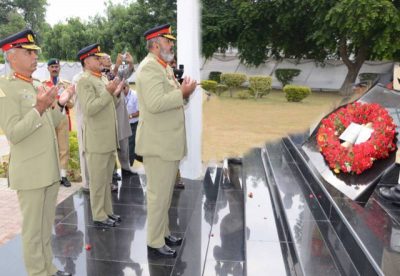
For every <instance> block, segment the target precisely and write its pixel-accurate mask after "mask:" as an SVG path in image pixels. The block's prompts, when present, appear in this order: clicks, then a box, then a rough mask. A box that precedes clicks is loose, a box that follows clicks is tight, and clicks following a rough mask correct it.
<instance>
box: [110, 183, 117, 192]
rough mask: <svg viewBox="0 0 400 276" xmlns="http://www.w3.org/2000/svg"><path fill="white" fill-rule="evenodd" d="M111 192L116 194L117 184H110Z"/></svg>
mask: <svg viewBox="0 0 400 276" xmlns="http://www.w3.org/2000/svg"><path fill="white" fill-rule="evenodd" d="M111 192H118V184H115V183H111Z"/></svg>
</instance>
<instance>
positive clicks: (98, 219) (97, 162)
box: [76, 44, 123, 227]
mask: <svg viewBox="0 0 400 276" xmlns="http://www.w3.org/2000/svg"><path fill="white" fill-rule="evenodd" d="M102 55H103V53H101V52H100V46H99V45H98V44H93V45H89V46H87V47H85V48H83V49H81V50H80V51H79V52H78V58H79V60H80V61H81V64H82V66H83V68H84V73H83V74H82V76H81V78H80V79H79V81H78V83H77V87H76V89H77V95H78V96H77V100H78V102H79V104H80V107H81V110H82V113H83V150H84V152H85V157H86V161H87V166H88V171H89V180H90V186H89V189H90V204H91V209H92V216H93V220H94V223H95V225H96V226H101V227H113V226H115V223H116V222H118V221H120V220H121V218H120V216H118V215H115V214H114V213H113V208H112V202H111V188H110V183H111V181H112V173H113V169H114V164H115V158H116V155H115V152H116V150H117V147H118V139H117V132H116V131H117V118H116V114H115V103H116V102H117V101H118V100H119V99H118V97H119V94H120V93H121V91H122V85H123V82H120V81H119V79H118V78H115V79H114V80H113V81H110V82H108V83H107V84H105V82H104V80H103V79H102V74H101V62H100V57H101V56H102Z"/></svg>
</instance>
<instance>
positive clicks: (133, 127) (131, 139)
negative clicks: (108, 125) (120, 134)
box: [129, 122, 138, 166]
mask: <svg viewBox="0 0 400 276" xmlns="http://www.w3.org/2000/svg"><path fill="white" fill-rule="evenodd" d="M130 125H131V131H132V135H131V136H129V164H130V165H131V166H133V162H135V158H136V154H135V139H136V129H137V126H138V122H136V123H132V124H130Z"/></svg>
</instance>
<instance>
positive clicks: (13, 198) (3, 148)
mask: <svg viewBox="0 0 400 276" xmlns="http://www.w3.org/2000/svg"><path fill="white" fill-rule="evenodd" d="M9 152H10V148H9V146H8V142H7V139H6V137H5V136H4V135H0V161H2V159H3V157H4V156H7V155H8V154H9ZM4 159H5V160H6V159H7V158H4ZM80 187H81V183H72V186H71V187H69V188H66V187H64V186H61V187H60V191H59V193H58V198H57V204H58V203H60V202H61V201H63V200H64V199H65V198H67V197H68V196H70V195H71V194H73V193H74V192H75V191H77V190H79V189H80ZM21 223H22V218H21V212H20V210H19V204H18V199H17V192H16V191H14V190H11V189H10V188H8V184H7V179H6V178H0V245H2V244H4V243H6V242H8V241H9V240H11V239H12V238H14V237H15V236H16V235H17V234H19V233H20V232H21Z"/></svg>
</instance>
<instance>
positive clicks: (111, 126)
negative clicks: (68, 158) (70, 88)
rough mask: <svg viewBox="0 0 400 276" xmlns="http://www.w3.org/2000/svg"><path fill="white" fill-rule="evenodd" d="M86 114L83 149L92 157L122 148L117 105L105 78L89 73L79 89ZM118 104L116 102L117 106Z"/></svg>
mask: <svg viewBox="0 0 400 276" xmlns="http://www.w3.org/2000/svg"><path fill="white" fill-rule="evenodd" d="M76 91H77V94H78V102H79V105H80V107H81V109H82V113H83V148H84V151H85V152H89V153H108V152H112V151H115V150H116V149H117V147H118V141H117V132H116V131H117V118H116V114H115V102H116V101H117V100H116V99H115V97H113V96H112V95H111V94H110V93H109V92H108V91H107V90H106V86H105V82H104V81H103V79H102V78H101V77H97V76H95V75H93V73H92V72H90V71H85V72H84V73H83V74H82V77H81V78H80V79H79V81H78V83H77V87H76ZM114 101H115V102H114Z"/></svg>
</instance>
